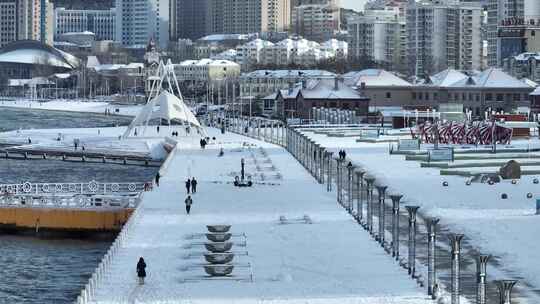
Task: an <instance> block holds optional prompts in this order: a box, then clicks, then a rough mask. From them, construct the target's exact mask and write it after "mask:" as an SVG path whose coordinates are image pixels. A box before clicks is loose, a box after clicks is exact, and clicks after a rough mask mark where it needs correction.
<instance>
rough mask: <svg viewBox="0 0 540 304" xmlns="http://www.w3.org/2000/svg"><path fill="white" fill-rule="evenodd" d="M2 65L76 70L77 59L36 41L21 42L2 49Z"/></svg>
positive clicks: (0, 51)
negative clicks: (27, 65)
mask: <svg viewBox="0 0 540 304" xmlns="http://www.w3.org/2000/svg"><path fill="white" fill-rule="evenodd" d="M0 63H19V64H43V65H49V66H53V67H57V68H65V69H69V70H71V69H74V68H76V67H78V66H79V59H77V57H75V56H73V55H71V54H68V53H66V52H63V51H61V50H59V49H56V48H54V47H52V46H49V45H46V44H44V43H41V42H39V41H35V40H19V41H15V42H12V43H10V44H8V45H5V46H4V47H3V48H0Z"/></svg>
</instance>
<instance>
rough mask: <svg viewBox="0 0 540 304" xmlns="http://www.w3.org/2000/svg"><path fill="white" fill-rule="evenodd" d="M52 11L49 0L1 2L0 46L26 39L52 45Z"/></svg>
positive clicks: (11, 0) (10, 0)
mask: <svg viewBox="0 0 540 304" xmlns="http://www.w3.org/2000/svg"><path fill="white" fill-rule="evenodd" d="M52 10H53V6H52V3H49V1H47V0H1V1H0V46H3V45H5V44H8V43H10V42H12V41H15V40H24V39H31V40H40V41H42V42H44V43H49V44H51V43H52V35H53V33H52V28H53V24H52V15H53V11H52Z"/></svg>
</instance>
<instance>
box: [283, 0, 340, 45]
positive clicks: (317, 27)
mask: <svg viewBox="0 0 540 304" xmlns="http://www.w3.org/2000/svg"><path fill="white" fill-rule="evenodd" d="M339 30H340V7H339V3H338V1H337V0H327V1H322V0H321V1H305V0H299V1H297V5H296V6H294V7H293V9H292V31H293V33H295V34H296V35H299V36H302V37H304V38H306V39H310V40H315V41H325V40H328V39H331V38H332V37H334V35H335V33H336V32H338V31H339Z"/></svg>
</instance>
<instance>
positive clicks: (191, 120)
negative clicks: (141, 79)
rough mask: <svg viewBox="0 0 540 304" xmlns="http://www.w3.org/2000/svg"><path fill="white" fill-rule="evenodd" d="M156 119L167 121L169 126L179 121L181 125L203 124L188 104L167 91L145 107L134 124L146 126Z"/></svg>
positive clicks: (196, 125)
mask: <svg viewBox="0 0 540 304" xmlns="http://www.w3.org/2000/svg"><path fill="white" fill-rule="evenodd" d="M154 119H159V121H163V120H165V121H167V124H169V125H170V124H171V122H172V121H177V122H180V123H181V124H185V125H189V126H193V127H201V124H200V123H199V121H198V120H197V118H195V115H193V113H192V112H191V110H190V109H189V108H188V107H187V106H186V104H185V103H184V102H182V100H180V98H178V97H176V96H174V95H173V94H171V93H169V92H167V91H162V92H161V93H160V94H159V95H158V96H157V97H156V98H155V99H154V101H153V102H149V103H148V104H147V105H146V106H144V108H142V110H141V112H140V114H139V115H138V116H137V117H136V118H135V120H134V122H135V124H137V125H145V124H147V123H148V122H149V121H150V120H154Z"/></svg>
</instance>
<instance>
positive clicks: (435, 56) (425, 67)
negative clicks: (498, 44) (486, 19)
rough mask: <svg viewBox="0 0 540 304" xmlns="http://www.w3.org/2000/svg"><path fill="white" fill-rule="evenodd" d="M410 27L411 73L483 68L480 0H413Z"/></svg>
mask: <svg viewBox="0 0 540 304" xmlns="http://www.w3.org/2000/svg"><path fill="white" fill-rule="evenodd" d="M406 27H407V39H408V42H407V54H408V55H407V58H408V65H409V73H410V74H411V75H416V76H419V77H422V76H424V75H428V74H433V73H436V72H439V71H442V70H444V69H447V68H453V69H457V70H472V69H481V68H482V45H483V42H482V31H481V27H482V7H481V4H480V3H473V2H471V3H464V2H461V3H460V2H457V1H446V2H443V1H441V2H432V1H420V2H410V3H409V5H408V6H407V25H406Z"/></svg>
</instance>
